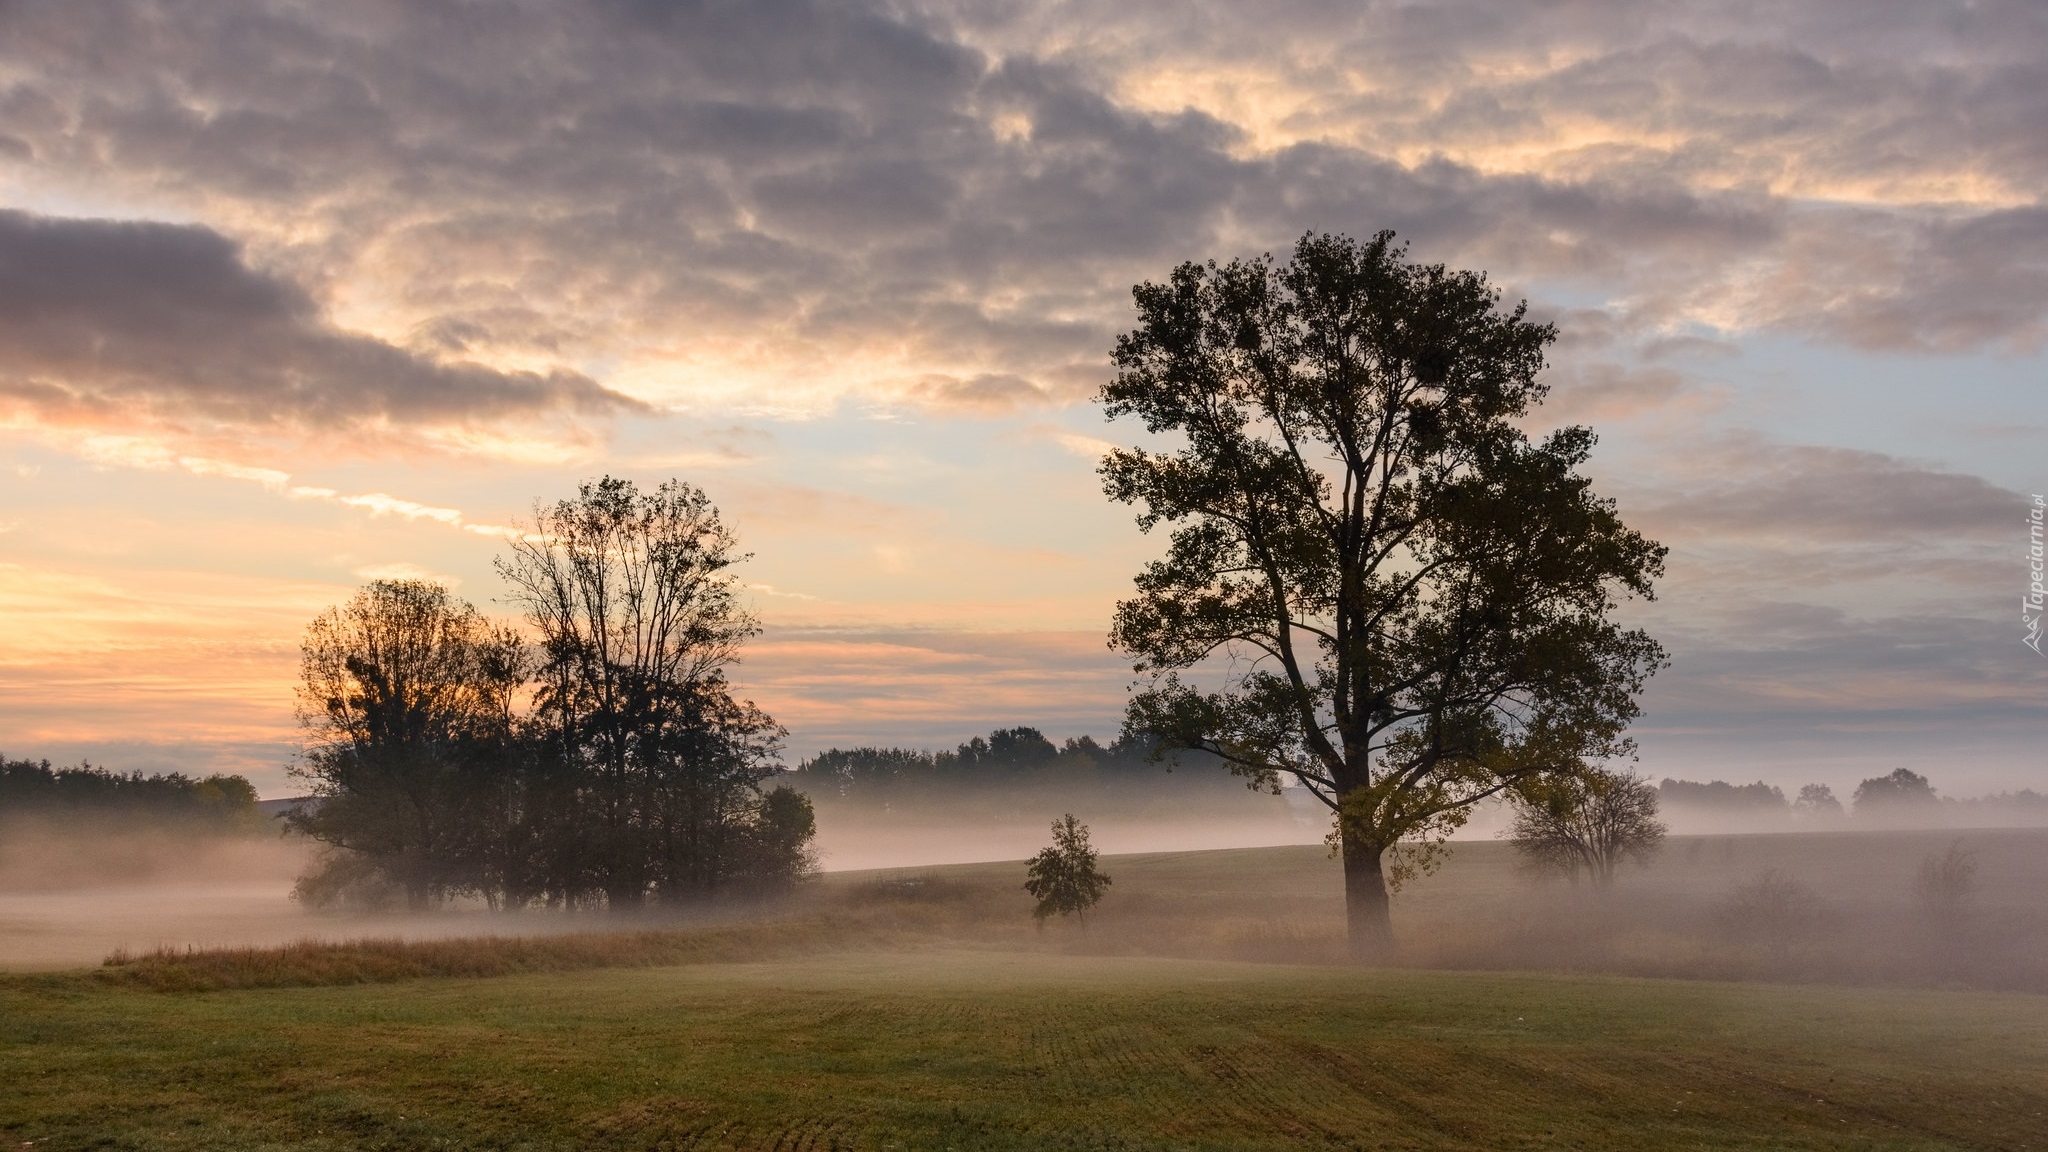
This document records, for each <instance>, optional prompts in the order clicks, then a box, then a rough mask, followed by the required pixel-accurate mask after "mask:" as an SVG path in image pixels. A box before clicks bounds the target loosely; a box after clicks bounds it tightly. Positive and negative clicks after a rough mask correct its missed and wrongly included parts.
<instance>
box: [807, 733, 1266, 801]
mask: <svg viewBox="0 0 2048 1152" xmlns="http://www.w3.org/2000/svg"><path fill="white" fill-rule="evenodd" d="M1157 745H1158V741H1157V739H1156V738H1153V737H1150V736H1136V735H1126V736H1122V737H1119V738H1118V739H1116V740H1114V741H1112V742H1111V743H1110V744H1108V745H1106V746H1105V745H1103V744H1100V743H1098V742H1097V741H1096V740H1095V739H1094V738H1093V737H1091V736H1076V737H1070V738H1068V739H1067V740H1066V741H1065V742H1063V743H1061V744H1054V743H1053V742H1052V741H1051V740H1049V739H1047V738H1046V736H1045V734H1044V733H1043V732H1041V731H1039V730H1038V729H1036V728H1031V727H1022V726H1020V727H1015V728H998V729H996V730H995V731H993V732H990V733H989V734H988V736H987V737H986V738H983V737H980V736H976V737H974V738H972V739H970V740H968V741H966V742H964V743H962V744H961V745H959V747H957V748H955V749H953V750H951V751H927V750H923V749H916V748H870V747H863V748H832V749H828V750H827V751H824V752H820V753H818V754H817V755H816V756H813V757H811V758H810V759H808V760H805V761H803V762H802V763H800V764H798V765H797V767H796V769H795V770H794V771H792V772H790V773H789V775H788V779H789V781H790V782H791V783H792V784H794V785H795V786H797V787H799V788H802V789H803V790H804V791H805V792H806V793H807V794H808V795H810V796H812V797H815V798H818V799H821V800H822V799H830V800H835V801H845V802H848V803H852V804H859V805H865V806H871V807H878V808H884V809H892V810H903V809H916V808H918V807H922V806H944V807H947V808H949V809H957V806H959V805H961V804H963V803H965V804H969V805H972V804H973V803H974V802H975V800H976V799H978V798H988V797H991V796H1002V795H1007V794H1017V793H1030V792H1039V791H1058V792H1059V793H1060V794H1062V795H1068V796H1071V795H1074V794H1076V793H1084V792H1088V791H1090V790H1096V791H1101V790H1110V791H1114V790H1116V789H1118V788H1119V787H1120V786H1122V785H1131V786H1134V787H1137V788H1150V787H1152V786H1156V785H1157V783H1158V782H1159V777H1160V775H1161V773H1162V768H1161V765H1160V763H1159V762H1158V760H1157V759H1155V757H1154V755H1153V753H1154V750H1155V749H1156V747H1157ZM1186 756H1187V763H1186V764H1185V765H1184V766H1185V767H1190V768H1192V767H1210V768H1213V767H1214V766H1215V765H1214V761H1213V759H1212V758H1210V757H1207V756H1205V755H1202V754H1199V753H1189V754H1186ZM1184 783H1186V784H1187V785H1189V786H1191V787H1193V788H1196V789H1201V788H1204V787H1207V788H1212V789H1214V788H1218V786H1219V785H1220V788H1221V790H1223V791H1228V792H1232V793H1242V792H1243V787H1242V782H1240V781H1235V780H1233V779H1232V778H1231V777H1230V776H1228V775H1226V774H1223V773H1220V772H1194V773H1191V774H1190V775H1189V778H1188V779H1187V780H1186V781H1184Z"/></svg>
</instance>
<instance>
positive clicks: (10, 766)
mask: <svg viewBox="0 0 2048 1152" xmlns="http://www.w3.org/2000/svg"><path fill="white" fill-rule="evenodd" d="M56 814H62V815H64V816H66V817H78V816H111V817H123V818H131V819H145V820H150V821H157V822H165V823H170V824H176V825H184V826H188V827H192V828H195V829H201V830H209V831H219V832H249V831H255V830H258V829H260V828H261V827H262V824H263V819H262V814H261V813H260V812H258V811H257V808H256V789H255V787H254V786H252V785H251V784H250V783H249V782H248V781H247V780H245V779H243V778H242V777H240V776H226V775H213V776H207V777H205V778H203V779H194V778H193V777H190V776H186V775H184V774H183V773H179V772H172V773H169V774H166V775H153V776H145V775H143V774H142V773H140V772H129V773H126V774H123V773H120V772H111V771H108V770H107V769H105V768H95V767H93V766H92V765H91V764H89V763H84V762H81V763H80V764H79V765H78V766H77V767H75V768H52V767H51V766H50V762H49V761H48V760H9V759H7V758H6V757H5V756H0V815H5V816H27V815H56Z"/></svg>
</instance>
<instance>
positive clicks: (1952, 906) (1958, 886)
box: [1913, 840, 1977, 922]
mask: <svg viewBox="0 0 2048 1152" xmlns="http://www.w3.org/2000/svg"><path fill="white" fill-rule="evenodd" d="M1976 889H1977V855H1976V853H1974V852H1971V851H1969V850H1968V849H1966V848H1964V847H1963V842H1962V841H1961V840H1957V841H1955V842H1954V843H1952V844H1950V845H1949V846H1948V850H1947V851H1946V852H1943V853H1941V854H1940V855H1938V856H1929V857H1927V858H1926V859H1925V860H1922V861H1921V862H1920V871H1919V874H1918V875H1916V876H1915V877H1914V878H1913V895H1914V896H1916V897H1918V898H1919V901H1920V907H1921V909H1922V910H1923V911H1925V912H1926V913H1927V914H1928V916H1929V917H1931V918H1932V919H1934V920H1937V921H1941V922H1953V921H1955V920H1958V919H1961V918H1962V915H1963V913H1964V912H1966V911H1968V910H1969V904H1970V897H1971V896H1972V895H1973V894H1974V893H1975V892H1976Z"/></svg>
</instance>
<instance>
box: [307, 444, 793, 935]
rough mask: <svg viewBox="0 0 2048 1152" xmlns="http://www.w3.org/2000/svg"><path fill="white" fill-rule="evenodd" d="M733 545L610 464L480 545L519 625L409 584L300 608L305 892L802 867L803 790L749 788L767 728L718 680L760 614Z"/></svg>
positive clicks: (598, 889) (706, 879)
mask: <svg viewBox="0 0 2048 1152" xmlns="http://www.w3.org/2000/svg"><path fill="white" fill-rule="evenodd" d="M745 558H746V557H745V556H743V555H741V554H739V553H738V552H737V540H736V538H735V537H734V535H733V533H732V532H731V531H730V529H728V528H727V527H726V526H725V525H724V523H723V522H722V521H721V520H720V518H719V514H718V511H717V509H716V508H714V507H713V506H712V505H711V503H710V501H709V500H708V499H707V498H706V497H705V495H704V493H703V492H701V491H699V490H698V489H696V488H694V487H691V486H690V485H687V484H682V483H680V482H676V481H670V482H668V483H666V484H663V485H661V486H660V487H659V488H657V489H656V490H655V491H653V492H650V493H642V492H640V491H639V490H638V489H637V488H636V487H635V486H634V485H633V484H632V483H630V482H629V481H624V480H617V479H612V478H609V477H607V478H605V479H603V480H600V481H595V482H591V483H587V484H584V485H583V486H582V487H581V489H580V490H579V492H578V494H577V496H576V497H575V498H574V499H572V500H564V501H561V502H559V503H557V504H555V505H554V506H553V507H545V506H541V507H536V509H535V524H534V525H533V528H532V530H531V531H530V532H527V533H526V534H525V535H524V536H523V537H521V538H520V539H517V540H515V541H514V542H513V543H512V545H511V550H510V554H509V555H508V556H505V557H501V558H500V560H499V562H498V571H499V573H500V575H501V576H502V577H503V578H504V579H505V581H506V583H507V584H508V585H509V586H510V589H511V594H510V599H511V601H512V602H513V603H515V604H517V605H519V606H520V607H521V608H522V609H524V612H525V618H526V623H527V624H528V625H529V626H530V628H531V630H532V637H531V639H529V638H528V637H527V636H523V635H521V634H519V633H518V632H515V631H513V630H512V629H509V628H506V627H503V626H501V625H498V624H494V623H492V622H490V621H488V620H486V619H485V618H484V617H483V616H482V614H481V613H479V612H478V611H477V610H476V609H475V608H474V607H473V606H471V605H470V604H468V603H465V602H463V601H461V600H459V599H457V598H456V597H455V596H453V595H452V594H451V593H450V592H449V591H448V589H446V588H444V587H442V586H440V585H438V584H433V583H429V582H424V581H417V580H396V581H378V582H375V583H372V584H370V585H369V586H367V587H366V588H364V589H363V590H362V591H361V592H359V593H358V594H357V595H356V596H355V597H354V598H353V599H352V600H350V601H349V602H348V603H347V604H345V605H342V606H339V607H337V608H335V609H333V610H331V611H329V612H327V613H325V614H323V615H322V616H321V617H320V618H318V619H317V620H315V621H314V622H313V624H312V626H311V627H310V628H309V629H308V631H307V634H306V640H305V645H304V659H303V663H302V667H301V676H300V689H299V702H300V709H299V713H300V719H301V723H302V726H303V730H304V732H305V734H306V741H305V748H304V751H303V754H302V756H301V758H300V762H299V763H298V764H297V765H296V766H295V768H294V772H295V774H296V775H298V776H299V777H300V778H302V779H304V780H306V781H307V782H308V783H309V784H310V785H311V786H312V790H313V792H314V794H315V796H316V797H317V798H318V803H317V804H309V805H307V806H305V807H303V808H301V809H299V810H298V811H296V812H294V813H293V814H292V815H291V816H290V817H289V819H290V821H291V823H292V824H293V826H295V827H296V828H298V829H299V830H301V831H303V832H305V833H306V834H308V835H310V836H313V837H315V838H317V839H319V840H322V841H325V842H326V843H328V844H329V845H331V846H333V848H334V852H333V853H332V854H331V855H330V856H329V857H328V859H327V860H326V861H325V863H324V864H323V865H322V866H321V867H320V868H319V869H318V870H316V871H315V872H313V873H312V874H310V875H308V876H307V877H305V878H303V879H302V880H301V882H300V888H299V893H300V896H301V898H302V899H305V900H307V901H308V902H311V903H315V904H327V903H334V902H347V901H366V902H377V901H380V900H384V899H391V898H395V897H397V896H402V897H403V898H404V899H405V900H406V901H407V902H408V903H410V904H412V905H415V906H418V905H425V904H430V903H433V902H434V901H437V900H440V899H444V898H447V897H450V896H463V895H469V896H479V897H482V898H483V899H485V900H486V901H488V902H489V903H490V904H491V905H492V906H494V907H503V908H518V907H524V906H528V905H534V904H543V905H547V906H552V907H570V908H594V907H606V908H612V909H632V908H638V907H641V906H642V905H644V904H646V903H648V902H650V901H652V902H656V903H662V904H679V903H687V902H693V901H700V900H703V899H706V898H709V897H712V896H714V895H718V894H723V893H732V892H761V891H767V890H773V889H777V888H781V887H786V886H787V885H789V884H791V883H793V882H795V881H796V880H798V879H800V878H801V877H803V876H804V875H805V874H807V873H808V872H809V871H811V870H812V868H813V867H814V865H813V860H812V854H811V851H810V842H811V840H812V837H813V834H814V832H815V821H814V818H813V815H812V811H811V805H810V802H809V800H808V799H807V798H806V797H805V796H804V795H803V794H801V793H799V792H795V791H791V790H788V789H771V788H767V787H765V785H766V784H767V783H768V782H769V781H770V780H771V779H773V778H774V777H775V776H777V775H778V774H779V766H778V762H777V761H778V756H779V752H780V748H781V739H782V735H783V730H782V728H781V727H780V726H778V725H777V724H776V723H775V721H774V720H773V719H772V718H771V717H769V716H768V715H767V714H766V713H765V712H763V711H761V710H760V709H759V708H757V707H755V706H754V705H753V704H752V703H751V702H749V701H745V700H740V699H736V698H735V697H734V696H733V694H732V692H731V689H730V685H729V684H728V682H727V680H726V670H727V669H728V668H730V667H731V666H732V664H733V663H734V662H735V661H736V660H737V659H738V653H739V649H740V646H741V645H742V644H743V643H744V642H745V641H746V640H747V639H748V638H750V637H752V636H753V635H755V634H756V633H757V632H758V631H759V625H758V624H757V623H756V621H755V619H754V617H753V616H752V615H751V614H749V613H748V612H747V611H746V610H745V609H744V608H743V607H742V606H741V605H740V603H739V601H738V586H737V582H736V580H735V578H734V577H733V575H732V574H731V573H730V572H729V571H728V570H729V569H730V568H731V567H732V565H734V564H736V563H738V562H740V561H742V560H744V559H745Z"/></svg>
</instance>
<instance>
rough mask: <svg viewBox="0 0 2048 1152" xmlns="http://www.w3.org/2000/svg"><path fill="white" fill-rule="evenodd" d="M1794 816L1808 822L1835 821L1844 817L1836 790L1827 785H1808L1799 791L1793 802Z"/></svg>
mask: <svg viewBox="0 0 2048 1152" xmlns="http://www.w3.org/2000/svg"><path fill="white" fill-rule="evenodd" d="M1792 814H1793V815H1795V816H1800V817H1803V818H1805V819H1808V820H1834V819H1839V818H1840V817H1841V815H1842V802H1841V801H1840V800H1837V799H1835V790H1834V789H1832V788H1830V787H1828V786H1827V785H1825V784H1808V785H1805V786H1804V787H1802V788H1800V789H1799V796H1798V798H1797V799H1795V800H1793V801H1792Z"/></svg>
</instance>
